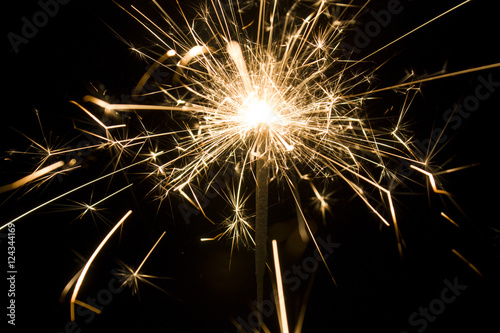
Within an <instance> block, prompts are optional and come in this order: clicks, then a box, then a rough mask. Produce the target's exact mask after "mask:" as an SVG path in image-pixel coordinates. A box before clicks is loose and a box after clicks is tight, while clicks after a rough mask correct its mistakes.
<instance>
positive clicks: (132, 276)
mask: <svg viewBox="0 0 500 333" xmlns="http://www.w3.org/2000/svg"><path fill="white" fill-rule="evenodd" d="M165 234H166V231H164V232H163V233H162V234H161V236H160V237H159V238H158V240H157V241H156V243H155V244H154V245H153V246H152V247H151V249H150V250H149V252H148V254H146V256H145V257H144V259H143V260H142V262H141V263H140V264H139V267H137V269H136V270H135V271H134V270H133V269H132V268H131V267H129V266H127V265H125V264H122V266H123V267H124V268H125V271H124V272H122V273H119V275H122V276H123V277H124V281H123V283H122V286H124V285H130V286H132V291H133V293H134V294H137V295H138V294H139V282H144V283H147V284H149V285H151V286H153V287H155V288H156V289H158V290H161V291H162V292H164V293H167V292H166V291H165V290H163V289H162V288H160V287H158V286H157V285H155V284H154V283H152V282H150V281H149V280H148V279H150V278H158V277H157V276H153V275H147V274H143V273H140V271H141V268H142V266H144V264H145V263H146V261H147V260H148V259H149V257H150V256H151V254H152V253H153V251H154V250H155V248H156V247H157V246H158V244H159V243H160V241H161V240H162V238H163V236H165Z"/></svg>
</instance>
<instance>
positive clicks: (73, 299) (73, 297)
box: [70, 210, 132, 321]
mask: <svg viewBox="0 0 500 333" xmlns="http://www.w3.org/2000/svg"><path fill="white" fill-rule="evenodd" d="M130 214H132V211H131V210H129V211H128V212H127V213H126V214H125V215H124V216H123V217H122V218H121V219H120V221H118V223H116V224H115V226H114V227H113V229H111V231H110V232H109V233H108V234H107V235H106V237H104V239H103V240H102V242H101V243H100V244H99V246H97V248H96V249H95V251H94V253H92V256H91V257H90V258H89V260H88V261H87V263H86V264H85V266H84V267H83V269H82V271H81V273H80V275H79V277H78V280H77V281H76V284H75V288H74V289H73V294H72V295H71V300H70V306H71V321H75V304H77V305H81V306H83V307H85V308H87V309H89V310H91V311H94V312H97V313H100V310H99V309H96V308H95V307H93V306H91V305H89V304H87V303H84V302H81V301H79V300H77V299H76V298H77V297H78V292H79V291H80V287H81V286H82V283H83V280H84V279H85V275H86V274H87V271H88V270H89V268H90V265H92V262H93V261H94V259H95V258H96V257H97V255H98V254H99V252H100V251H101V249H102V247H103V246H104V245H105V244H106V243H107V242H108V240H109V238H110V237H111V236H112V235H113V234H114V233H115V231H116V230H117V229H118V228H119V227H120V226H121V225H122V224H123V222H125V220H126V219H127V218H128V217H129V215H130Z"/></svg>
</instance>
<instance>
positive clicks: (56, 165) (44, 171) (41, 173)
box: [0, 159, 76, 193]
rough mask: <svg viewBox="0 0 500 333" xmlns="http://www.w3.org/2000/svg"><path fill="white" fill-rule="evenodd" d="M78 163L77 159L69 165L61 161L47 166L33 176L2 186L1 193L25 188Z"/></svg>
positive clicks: (0, 187)
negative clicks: (35, 181) (54, 172)
mask: <svg viewBox="0 0 500 333" xmlns="http://www.w3.org/2000/svg"><path fill="white" fill-rule="evenodd" d="M75 163H76V160H75V159H72V160H71V161H69V162H68V163H64V162H63V161H59V162H56V163H53V164H51V165H49V166H46V167H45V168H42V169H39V170H37V171H35V172H33V173H32V174H30V175H28V176H26V177H23V178H21V179H19V180H17V181H15V182H13V183H11V184H7V185H3V186H0V193H3V192H7V191H11V190H14V189H16V188H18V187H21V186H24V185H26V184H28V183H30V182H32V181H34V180H36V179H38V178H40V177H42V176H44V175H46V174H48V173H50V172H52V171H54V170H56V169H59V168H60V167H62V166H67V167H71V166H73V165H74V164H75Z"/></svg>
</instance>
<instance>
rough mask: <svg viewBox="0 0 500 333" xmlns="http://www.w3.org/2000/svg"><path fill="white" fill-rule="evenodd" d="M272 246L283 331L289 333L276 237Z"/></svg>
mask: <svg viewBox="0 0 500 333" xmlns="http://www.w3.org/2000/svg"><path fill="white" fill-rule="evenodd" d="M272 247H273V258H274V271H275V274H276V285H277V287H278V288H277V289H278V300H279V301H278V304H279V308H280V316H279V318H280V325H281V332H283V333H288V332H289V330H288V319H287V316H286V307H285V295H284V292H283V280H282V278H281V267H280V260H279V255H278V242H276V240H275V239H273V241H272Z"/></svg>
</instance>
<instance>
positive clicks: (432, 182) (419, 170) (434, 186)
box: [410, 165, 451, 195]
mask: <svg viewBox="0 0 500 333" xmlns="http://www.w3.org/2000/svg"><path fill="white" fill-rule="evenodd" d="M410 168H412V169H415V170H417V171H418V172H421V173H423V174H424V175H426V176H427V177H428V178H429V182H430V183H431V187H432V190H433V191H434V193H439V194H445V195H451V194H450V193H449V192H446V191H445V190H440V189H438V188H437V186H436V180H435V179H434V175H433V174H432V173H430V172H429V171H425V170H423V169H420V168H419V167H416V166H414V165H410Z"/></svg>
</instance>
